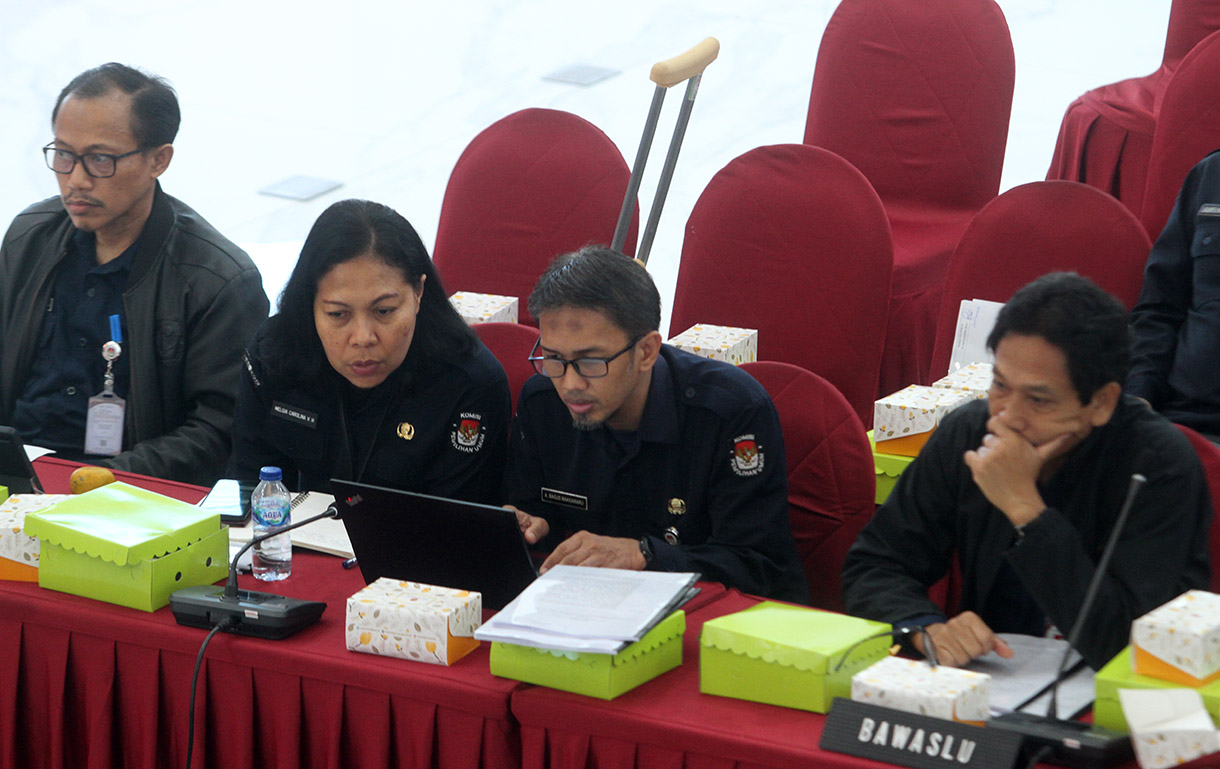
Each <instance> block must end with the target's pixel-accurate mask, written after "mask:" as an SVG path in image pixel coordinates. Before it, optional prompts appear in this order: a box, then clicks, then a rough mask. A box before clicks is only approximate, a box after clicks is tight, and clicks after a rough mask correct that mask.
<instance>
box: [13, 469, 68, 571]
mask: <svg viewBox="0 0 1220 769" xmlns="http://www.w3.org/2000/svg"><path fill="white" fill-rule="evenodd" d="M0 488H3V487H0ZM6 493H7V490H6ZM67 498H68V495H67V494H14V495H13V496H11V497H9V498H8V499H6V500H5V501H4V504H0V579H8V580H14V581H18V582H37V581H38V540H37V539H36V538H35V537H31V536H29V535H28V534H26V533H25V516H26V515H27V514H28V513H33V512H36V511H38V510H45V509H46V508H48V507H51V506H52V505H54V504H55V503H56V502H60V501H63V500H65V499H67Z"/></svg>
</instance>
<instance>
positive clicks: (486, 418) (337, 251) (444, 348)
mask: <svg viewBox="0 0 1220 769" xmlns="http://www.w3.org/2000/svg"><path fill="white" fill-rule="evenodd" d="M244 368H245V370H244V371H243V373H242V376H241V382H240V389H239V393H238V399H237V412H236V417H235V422H234V425H233V457H232V459H231V460H230V463H229V474H230V476H231V477H234V478H238V479H241V480H253V479H256V478H257V477H258V471H259V468H260V467H262V466H263V465H276V466H278V467H280V468H282V469H283V471H284V480H285V485H287V486H288V487H289V488H291V489H292V490H294V491H304V490H318V491H329V489H330V479H331V478H340V479H343V480H351V481H357V482H361V483H368V484H372V485H375V486H389V487H392V488H398V489H404V490H407V491H416V492H421V493H427V494H433V495H436V496H442V497H451V498H457V499H465V500H469V501H472V502H485V503H491V502H494V501H496V497H497V496H498V493H499V486H500V481H501V479H502V477H503V470H504V455H505V447H506V443H507V439H508V423H509V415H510V406H509V395H508V379H507V377H506V376H505V374H504V369H503V368H502V367H501V366H500V364H499V362H497V361H496V359H495V357H494V356H493V355H492V354H491V352H489V351H488V350H487V348H486V347H484V346H483V344H482V343H481V342H480V341H479V340H478V338H477V337H476V336H475V335H474V332H472V331H471V330H470V328H469V327H468V326H467V325H466V323H465V322H464V321H463V320H462V318H461V316H460V315H458V313H457V311H456V310H455V309H454V308H453V306H452V305H451V304H450V303H449V300H448V298H447V297H446V295H445V290H444V288H443V287H442V286H441V283H440V278H439V277H438V276H437V274H436V270H435V269H434V268H433V265H432V260H431V259H430V258H429V257H428V251H427V249H426V248H425V247H424V244H423V242H421V241H420V239H419V235H417V234H416V232H415V229H414V228H412V227H411V225H410V224H409V223H408V222H407V220H406V219H404V218H403V217H402V216H401V215H399V214H398V213H397V212H395V211H394V210H393V209H391V208H388V207H387V206H383V205H381V204H379V203H373V202H370V201H366V200H344V201H341V202H339V203H335V204H334V205H332V206H331V207H329V208H327V209H326V210H325V211H324V212H322V215H321V216H319V217H318V220H317V222H315V223H314V225H313V228H312V229H311V230H310V231H309V237H308V238H306V240H305V245H304V247H303V248H302V249H301V256H300V259H299V260H298V261H297V264H296V267H295V268H294V269H293V271H292V275H291V277H290V278H289V279H288V283H287V285H286V286H285V287H284V291H283V293H282V294H281V295H280V300H279V312H278V313H276V314H275V315H274V316H272V317H271V318H270V319H269V320H268V321H267V322H266V323H265V324H264V326H263V328H262V329H260V330H259V332H258V335H257V337H256V339H255V340H254V342H253V343H252V344H251V345H250V347H249V349H248V350H247V352H246V358H245V367H244Z"/></svg>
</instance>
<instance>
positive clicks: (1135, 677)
mask: <svg viewBox="0 0 1220 769" xmlns="http://www.w3.org/2000/svg"><path fill="white" fill-rule="evenodd" d="M1093 683H1094V685H1095V686H1096V687H1097V699H1096V700H1094V701H1093V723H1095V724H1097V725H1098V726H1104V727H1106V728H1107V729H1113V730H1115V731H1117V732H1129V731H1131V730H1130V729H1128V728H1127V718H1126V717H1125V716H1124V715H1123V706H1122V704H1121V703H1120V702H1119V701H1118V690H1119V689H1190V688H1193V689H1195V690H1196V691H1198V692H1199V694H1201V695H1203V704H1204V705H1206V706H1207V714H1208V715H1209V716H1211V719H1212V721H1213V722H1215V723H1216V726H1217V728H1220V720H1218V719H1220V715H1218V713H1220V680H1216V681H1212V682H1211V683H1209V684H1205V685H1203V686H1196V687H1190V686H1183V685H1182V684H1180V683H1177V682H1174V681H1165V680H1163V679H1160V678H1153V677H1151V676H1142V675H1140V674H1138V673H1136V672H1135V667H1134V665H1132V663H1131V647H1130V646H1128V647H1127V648H1126V649H1123V650H1122V651H1121V652H1119V653H1118V655H1117V656H1115V657H1114V659H1112V660H1110V661H1109V662H1107V663H1106V665H1105V667H1103V668H1102V669H1101V670H1099V671H1097V675H1096V676H1095V677H1094V679H1093Z"/></svg>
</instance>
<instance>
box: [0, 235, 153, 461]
mask: <svg viewBox="0 0 1220 769" xmlns="http://www.w3.org/2000/svg"><path fill="white" fill-rule="evenodd" d="M139 243H140V241H139V239H137V240H136V242H135V243H132V244H131V246H129V247H128V248H127V250H126V251H124V252H123V253H122V254H120V255H119V256H118V258H116V259H112V260H110V261H109V262H107V263H106V264H98V263H97V245H96V241H95V240H94V236H93V234H92V233H87V232H82V231H81V230H77V231H76V233H75V235H74V236H73V238H72V246H71V247H70V248H69V249H68V253H67V255H66V256H64V260H63V262H61V263H60V265H59V269H57V270H56V272H55V287H54V289H53V290H52V292H51V300H50V302H49V303H48V305H47V307H46V308H45V313H44V317H43V321H42V331H41V332H40V339H39V345H38V351H37V353H35V355H34V363H33V365H32V366H31V367H30V373H29V376H28V377H27V378H26V380H25V386H24V387H23V388H22V392H21V396H20V397H19V398H18V399H17V403H16V404H15V405H14V407H13V416H12V422H13V427H14V428H15V429H16V430H17V432H19V433H21V437H22V440H24V441H25V442H26V443H31V444H35V445H38V446H44V447H46V448H49V449H55V450H56V451H57V452H59V453H61V454H65V455H67V456H70V457H77V458H81V457H83V456H84V450H85V412H86V409H87V407H88V405H89V398H91V397H92V396H94V395H97V394H98V393H100V392H101V391H102V384H103V381H102V380H103V377H104V375H105V373H106V360H105V359H104V358H103V357H102V345H103V344H105V343H106V342H108V341H110V316H111V315H120V316H121V315H122V314H123V291H125V290H126V288H127V276H128V275H129V274H130V272H131V261H132V259H133V258H134V257H135V253H136V249H137V247H138V246H139ZM128 368H129V366H128V359H127V357H126V356H123V355H120V356H119V359H118V360H116V361H115V362H114V374H115V384H114V391H115V394H117V395H118V396H119V397H120V398H124V399H125V398H126V397H127V383H128Z"/></svg>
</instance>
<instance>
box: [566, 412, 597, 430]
mask: <svg viewBox="0 0 1220 769" xmlns="http://www.w3.org/2000/svg"><path fill="white" fill-rule="evenodd" d="M602 421H603V420H600V419H593V418H592V417H590V416H589V415H587V414H573V415H572V427H575V428H576V429H577V430H582V431H584V432H591V431H593V430H596V429H597V428H599V427H601V426H602Z"/></svg>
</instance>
